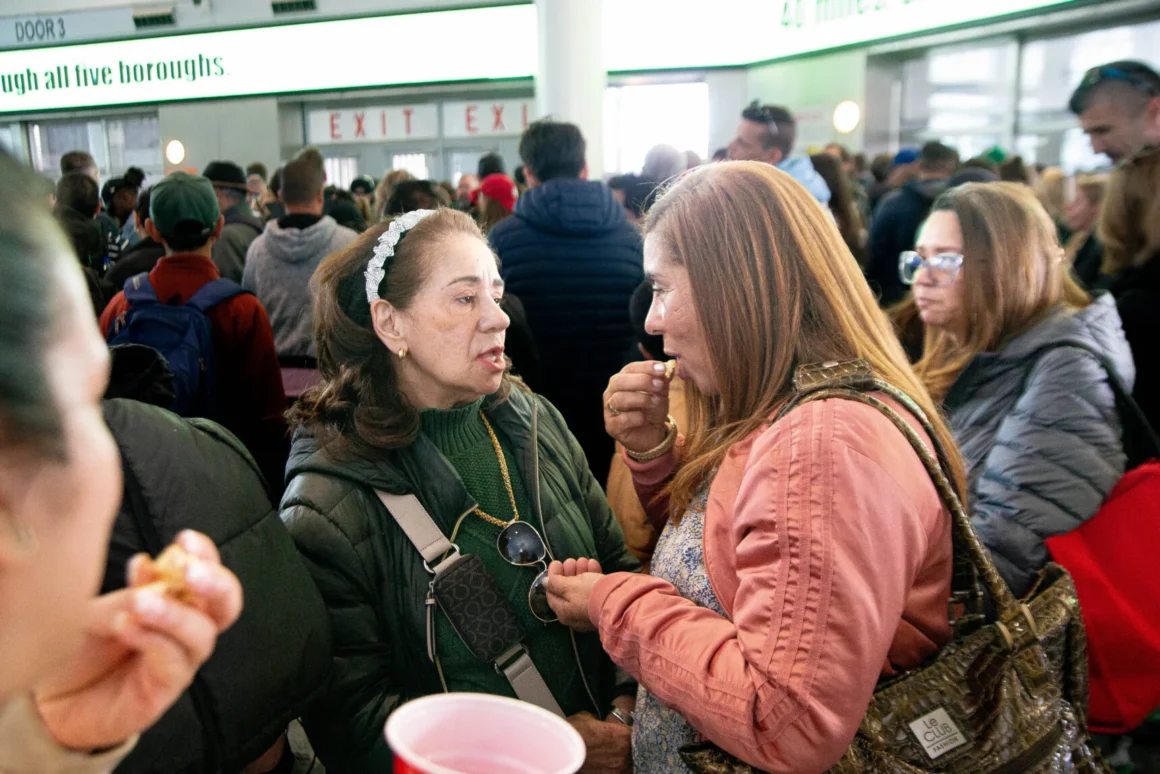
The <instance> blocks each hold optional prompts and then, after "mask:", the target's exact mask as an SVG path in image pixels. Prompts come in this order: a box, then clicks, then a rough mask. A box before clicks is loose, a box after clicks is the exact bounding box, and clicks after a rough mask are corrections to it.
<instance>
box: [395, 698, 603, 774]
mask: <svg viewBox="0 0 1160 774" xmlns="http://www.w3.org/2000/svg"><path fill="white" fill-rule="evenodd" d="M386 735H387V744H389V745H390V746H391V750H392V751H393V752H394V754H395V774H496V773H497V772H504V773H505V774H576V772H577V771H579V770H580V767H581V766H582V765H584V740H583V739H581V738H580V734H578V733H576V729H574V728H572V726H570V725H569V724H568V723H567V722H566V721H565V720H563V719H562V718H558V717H556V716H555V715H553V714H552V713H550V712H548V711H547V710H543V709H540V708H539V707H537V706H535V705H534V704H528V703H526V702H522V701H517V700H515V699H508V698H505V697H503V696H489V695H487V694H482V693H441V694H435V695H433V696H425V697H423V698H422V699H416V700H414V701H410V702H407V703H406V704H404V705H403V706H402V707H399V708H398V709H397V710H395V711H394V712H392V713H391V717H390V718H389V719H388V720H387V728H386Z"/></svg>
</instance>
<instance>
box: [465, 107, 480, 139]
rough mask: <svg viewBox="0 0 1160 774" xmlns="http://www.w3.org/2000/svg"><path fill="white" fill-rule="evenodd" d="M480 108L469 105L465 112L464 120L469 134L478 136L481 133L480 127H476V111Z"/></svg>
mask: <svg viewBox="0 0 1160 774" xmlns="http://www.w3.org/2000/svg"><path fill="white" fill-rule="evenodd" d="M478 107H479V106H478V105H468V106H467V108H466V109H464V111H463V120H464V124H465V126H466V128H467V133H468V134H477V133H478V132H479V127H478V126H476V125H475V111H476V110H477V109H478Z"/></svg>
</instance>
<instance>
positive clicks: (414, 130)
mask: <svg viewBox="0 0 1160 774" xmlns="http://www.w3.org/2000/svg"><path fill="white" fill-rule="evenodd" d="M438 136H439V114H438V112H437V110H436V106H435V105H432V104H426V105H389V106H384V107H360V108H346V109H344V110H311V111H310V112H309V113H307V115H306V142H307V143H309V144H310V145H334V144H336V143H356V142H400V141H403V140H433V139H435V138H436V137H438Z"/></svg>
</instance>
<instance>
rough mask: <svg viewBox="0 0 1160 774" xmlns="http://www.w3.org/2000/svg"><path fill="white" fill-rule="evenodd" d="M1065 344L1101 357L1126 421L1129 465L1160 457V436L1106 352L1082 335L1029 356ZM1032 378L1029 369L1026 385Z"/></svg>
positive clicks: (1034, 357)
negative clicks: (1085, 339) (1080, 337)
mask: <svg viewBox="0 0 1160 774" xmlns="http://www.w3.org/2000/svg"><path fill="white" fill-rule="evenodd" d="M1064 348H1071V349H1078V350H1082V351H1083V352H1086V353H1088V354H1089V355H1091V356H1092V357H1094V358H1095V359H1096V360H1098V361H1099V363H1100V365H1101V366H1102V367H1103V369H1104V371H1105V373H1107V376H1108V385H1109V386H1110V387H1111V388H1112V394H1113V395H1115V397H1116V410H1117V411H1118V412H1119V414H1120V423H1121V425H1123V434H1124V438H1123V443H1124V453H1125V454H1126V455H1127V457H1128V467H1129V469H1131V468H1134V467H1136V466H1138V465H1141V464H1143V463H1145V462H1147V461H1148V460H1149V459H1155V458H1158V457H1160V438H1157V436H1156V431H1155V430H1154V429H1153V427H1152V424H1151V423H1150V422H1149V421H1148V416H1147V415H1146V414H1145V413H1144V410H1143V409H1142V408H1140V405H1139V404H1138V403H1136V401H1135V399H1134V398H1133V397H1132V392H1131V391H1130V390H1129V389H1127V388H1126V387H1125V386H1124V383H1123V382H1122V381H1121V380H1120V376H1119V374H1118V373H1117V371H1116V367H1115V366H1114V365H1113V364H1112V362H1111V360H1109V359H1108V357H1107V356H1106V355H1104V353H1102V352H1100V351H1099V350H1097V349H1096V348H1095V347H1093V346H1091V345H1090V344H1088V343H1087V342H1086V341H1082V340H1080V339H1060V340H1058V341H1053V342H1051V343H1050V344H1044V345H1043V346H1042V347H1039V348H1038V349H1036V350H1034V351H1033V352H1032V353H1031V355H1030V356H1028V358H1027V359H1028V360H1030V361H1031V362H1032V363H1038V362H1039V359H1040V358H1041V357H1043V356H1044V355H1046V354H1047V353H1048V352H1051V351H1052V350H1056V349H1064ZM1030 378H1031V369H1028V371H1027V377H1026V378H1025V379H1024V382H1023V385H1024V387H1026V386H1027V381H1028V380H1029V379H1030Z"/></svg>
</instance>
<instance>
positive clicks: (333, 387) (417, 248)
mask: <svg viewBox="0 0 1160 774" xmlns="http://www.w3.org/2000/svg"><path fill="white" fill-rule="evenodd" d="M388 225H389V224H386V223H383V224H378V225H375V226H371V227H370V228H369V229H368V230H367V231H366V232H364V233H363V235H362V236H360V237H359V238H358V239H357V240H355V241H354V242H353V243H352V244H351V245H350V246H349V247H348V248H346V249H345V250H343V251H341V252H338V253H334V254H333V255H331V256H329V257H328V258H326V260H324V261H323V262H322V264H321V265H320V266H319V267H318V270H317V271H316V272H315V273H314V277H313V278H312V279H311V281H310V291H311V293H312V295H313V297H314V340H315V343H316V344H317V346H318V368H319V370H320V371H321V373H322V383H321V384H319V385H317V386H315V387H312V388H310V389H309V390H307V391H306V392H305V393H304V394H303V395H302V397H301V399H300V400H299V401H298V403H297V405H295V407H294V408H293V409H291V411H290V413H289V417H290V421H291V422H292V423H293V424H295V425H301V426H305V427H307V428H309V429H310V430H311V431H312V432H313V433H314V435H315V437H317V438H319V439H320V440H321V441H322V442H323V443H327V442H329V441H332V440H334V439H335V438H341V439H343V440H345V441H349V442H351V443H352V444H353V445H355V446H356V447H358V448H361V449H367V448H370V449H380V450H385V449H397V448H400V447H404V446H409V445H410V444H411V443H413V442H414V440H415V438H416V437H417V436H418V434H419V412H418V410H417V409H416V408H415V407H414V406H413V405H411V403H410V402H409V401H408V400H407V398H406V396H404V395H403V393H402V391H401V390H400V388H399V373H398V360H397V358H396V357H395V356H394V355H393V354H392V353H391V351H390V350H389V349H387V347H386V345H385V344H383V342H382V341H380V340H379V337H378V336H377V335H376V334H375V332H374V329H373V327H372V326H371V310H370V304H369V303H368V302H367V298H366V281H365V279H364V275H363V273H364V272H365V271H366V267H367V263H368V262H369V261H370V259H371V254H372V251H373V250H374V247H375V244H376V243H377V242H378V239H379V237H380V236H381V235H382V234H383V232H384V231H386V230H387V226H388ZM455 234H465V235H467V236H471V237H474V238H476V239H479V240H483V238H484V237H483V234H482V233H480V231H479V227H478V226H476V225H475V221H473V220H472V219H471V217H470V216H469V215H467V214H465V213H462V212H456V211H455V210H451V209H440V210H437V211H436V212H435V213H434V214H432V215H428V216H427V217H426V218H424V219H423V220H421V221H419V223H418V224H417V225H415V227H414V228H411V229H410V230H408V231H407V233H406V234H405V235H404V237H403V239H402V240H400V242H399V244H398V247H397V248H396V250H395V255H394V257H393V258H391V260H390V263H389V265H388V268H387V274H386V277H384V278H383V281H382V282H381V283H380V285H379V294H380V296H381V297H382V298H383V300H385V301H388V302H389V303H390V304H391V305H392V306H394V307H395V308H397V309H406V308H407V307H409V306H410V304H411V302H412V301H413V300H414V298H415V295H416V294H417V293H418V292H419V289H420V288H421V287H422V286H423V283H424V282H425V281H426V279H427V276H428V274H429V269H430V267H431V266H432V263H433V261H435V260H437V258H436V256H437V255H438V251H439V248H440V247H442V245H443V243H444V242H445V241H446V240H447V239H448V237H451V236H453V235H455ZM512 383H513V382H512V378H511V377H510V376H507V375H505V376H504V380H503V383H502V384H501V386H500V389H499V392H498V393H497V398H498V399H500V400H502V399H503V398H506V397H507V395H508V393H509V392H510V390H511V385H512Z"/></svg>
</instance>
